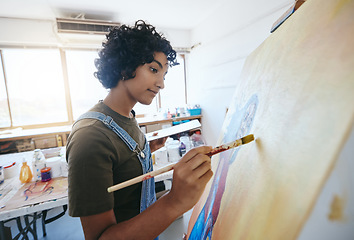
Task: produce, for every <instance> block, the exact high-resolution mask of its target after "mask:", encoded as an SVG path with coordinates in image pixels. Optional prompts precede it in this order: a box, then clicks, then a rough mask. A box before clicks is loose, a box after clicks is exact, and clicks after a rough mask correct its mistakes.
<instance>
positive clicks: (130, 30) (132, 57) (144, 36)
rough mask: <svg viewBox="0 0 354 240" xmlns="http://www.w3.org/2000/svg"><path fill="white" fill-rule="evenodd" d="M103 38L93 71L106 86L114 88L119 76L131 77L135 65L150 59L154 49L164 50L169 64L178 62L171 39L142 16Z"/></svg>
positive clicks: (114, 29)
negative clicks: (142, 18) (130, 25)
mask: <svg viewBox="0 0 354 240" xmlns="http://www.w3.org/2000/svg"><path fill="white" fill-rule="evenodd" d="M106 38H107V39H106V41H105V42H103V43H102V49H101V50H100V52H99V53H98V56H99V58H97V59H95V65H96V68H97V72H95V73H94V75H95V77H96V78H97V79H98V80H99V81H100V82H101V83H102V85H103V87H105V88H106V89H109V88H114V87H115V86H117V84H118V81H120V80H121V79H130V78H134V77H135V75H134V72H135V70H136V69H137V67H139V66H140V65H143V64H145V63H151V62H152V61H153V60H154V53H155V52H163V53H164V54H165V55H166V56H167V60H168V62H169V65H170V66H174V65H177V64H178V63H177V61H176V51H175V50H173V49H172V46H171V44H170V42H169V41H168V40H167V39H166V38H165V37H163V36H162V34H160V33H158V32H156V30H155V27H154V26H152V25H150V24H147V23H145V22H144V21H143V20H138V21H136V22H135V26H134V27H129V26H127V25H121V26H119V27H114V28H112V29H111V30H110V32H109V33H108V34H107V35H106Z"/></svg>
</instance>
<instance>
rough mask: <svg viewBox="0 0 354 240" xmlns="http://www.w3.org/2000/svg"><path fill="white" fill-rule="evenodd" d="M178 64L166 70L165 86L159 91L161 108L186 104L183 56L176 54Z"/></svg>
mask: <svg viewBox="0 0 354 240" xmlns="http://www.w3.org/2000/svg"><path fill="white" fill-rule="evenodd" d="M177 62H178V63H179V65H177V66H174V67H171V68H170V69H169V70H168V73H167V75H166V79H165V88H164V89H163V90H162V91H160V94H161V108H164V109H167V108H174V107H183V106H185V105H186V94H185V89H186V85H185V78H184V58H183V56H181V55H179V54H178V55H177Z"/></svg>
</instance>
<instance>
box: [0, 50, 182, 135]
mask: <svg viewBox="0 0 354 240" xmlns="http://www.w3.org/2000/svg"><path fill="white" fill-rule="evenodd" d="M6 48H8V49H9V48H13V49H26V48H31V49H58V51H59V54H60V62H61V65H62V66H61V67H62V74H63V81H64V82H63V84H64V94H65V102H66V110H67V117H68V121H64V122H55V123H43V124H31V125H19V126H14V125H13V118H12V111H11V106H10V98H9V94H8V79H7V76H6V69H5V63H4V57H3V49H6ZM67 50H82V51H99V50H100V48H79V47H77V48H75V47H46V46H21V47H20V46H3V45H2V46H0V60H1V68H2V69H3V78H4V85H5V92H6V99H7V108H8V111H9V118H10V119H9V120H10V126H9V127H0V131H4V130H12V129H17V128H21V129H24V130H25V129H37V128H50V127H61V126H68V125H72V124H73V123H74V122H75V119H74V116H73V109H72V101H71V95H70V87H69V86H70V85H69V76H68V67H67V60H66V51H67ZM177 54H179V55H180V56H181V57H182V59H183V61H184V69H183V71H184V83H185V84H184V98H185V104H187V99H188V98H187V81H186V79H187V78H186V77H187V73H186V56H185V53H184V52H178V51H177ZM162 101H163V100H162V99H161V95H160V93H159V94H158V95H157V100H156V105H157V106H156V107H157V109H156V113H157V112H158V110H159V109H160V108H161V106H162ZM141 116H142V115H138V117H141Z"/></svg>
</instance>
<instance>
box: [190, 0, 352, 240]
mask: <svg viewBox="0 0 354 240" xmlns="http://www.w3.org/2000/svg"><path fill="white" fill-rule="evenodd" d="M353 14H354V1H341V0H335V1H325V2H323V1H320V0H309V1H306V2H305V3H304V4H303V5H302V6H301V8H300V9H299V10H297V11H296V12H295V13H294V14H293V15H292V16H291V17H290V18H289V19H288V20H287V21H286V22H284V23H283V24H282V25H281V26H280V27H279V28H278V29H277V30H276V31H275V32H274V33H273V34H272V35H271V36H270V37H269V38H268V39H267V40H266V41H265V42H264V43H262V44H261V46H259V47H258V48H257V49H256V50H255V51H254V52H253V53H252V54H251V55H250V56H249V57H248V58H247V60H246V63H245V66H244V69H243V71H242V74H241V81H240V84H239V85H238V86H237V89H236V92H235V94H234V96H233V100H232V103H231V105H230V107H229V111H228V114H227V116H226V118H225V121H224V124H223V128H222V133H221V136H220V138H219V141H218V144H222V143H226V142H229V141H232V140H235V139H237V138H239V137H242V136H245V135H247V134H250V133H252V134H254V135H255V138H256V141H254V142H252V143H249V144H247V145H244V146H241V147H240V148H238V149H233V150H229V151H226V152H223V153H221V154H218V155H215V156H213V157H212V168H213V171H214V177H213V179H212V180H211V181H210V182H209V183H208V185H207V187H206V191H205V192H204V194H203V196H202V197H201V199H200V201H199V202H198V204H197V205H196V206H195V208H194V209H193V213H192V216H191V219H190V222H189V227H188V234H187V235H188V239H193V240H194V239H198V240H200V239H223V240H228V239H232V240H234V239H296V238H297V237H298V236H299V233H300V232H301V229H302V228H303V226H304V225H305V224H306V221H307V219H308V217H309V215H310V213H311V211H312V209H313V207H314V205H315V204H316V200H317V197H318V196H319V194H320V192H321V190H322V188H323V185H324V184H325V182H326V180H327V178H328V176H329V174H330V173H331V171H332V169H333V167H334V165H335V163H336V160H337V158H338V155H339V153H340V151H341V149H342V148H343V145H344V144H345V142H346V141H347V138H348V135H349V133H350V131H351V129H352V126H353V122H354V107H353V103H354V94H353V93H354V70H353V66H354V44H352V43H353V42H354V18H353V17H352V16H353ZM347 190H348V191H350V190H349V189H347ZM348 204H353V203H348ZM328 208H329V209H330V208H331V206H328ZM344 211H345V208H344ZM348 214H350V213H344V215H348ZM344 224H345V223H344Z"/></svg>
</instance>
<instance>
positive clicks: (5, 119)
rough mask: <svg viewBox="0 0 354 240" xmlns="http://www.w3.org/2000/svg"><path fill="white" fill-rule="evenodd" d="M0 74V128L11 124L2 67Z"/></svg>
mask: <svg viewBox="0 0 354 240" xmlns="http://www.w3.org/2000/svg"><path fill="white" fill-rule="evenodd" d="M0 54H1V52H0ZM0 66H2V58H0ZM0 74H1V76H0V128H5V127H10V126H11V121H10V111H9V108H8V104H7V93H6V86H5V79H4V72H3V70H2V67H1V69H0Z"/></svg>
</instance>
